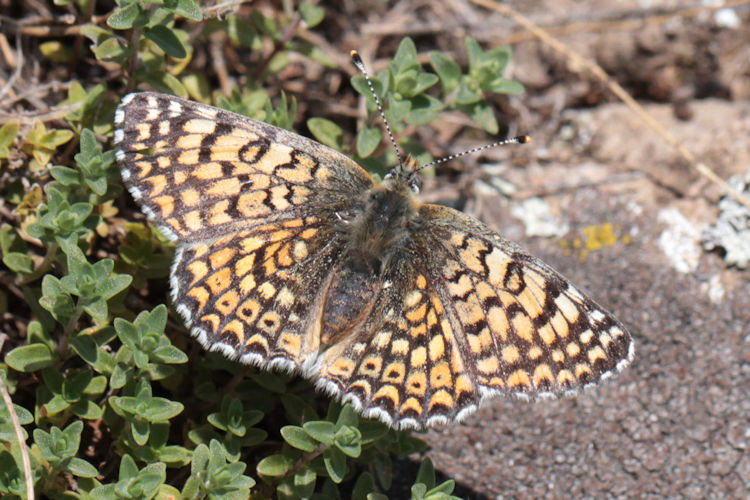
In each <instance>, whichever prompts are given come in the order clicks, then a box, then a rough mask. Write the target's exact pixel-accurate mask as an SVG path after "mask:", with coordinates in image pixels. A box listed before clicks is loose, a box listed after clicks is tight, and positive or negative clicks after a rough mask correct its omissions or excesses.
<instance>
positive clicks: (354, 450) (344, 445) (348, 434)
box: [334, 425, 362, 458]
mask: <svg viewBox="0 0 750 500" xmlns="http://www.w3.org/2000/svg"><path fill="white" fill-rule="evenodd" d="M334 439H335V441H334V444H335V445H336V447H337V448H338V449H340V450H341V451H342V452H344V453H345V454H346V455H348V456H350V457H352V458H357V457H359V455H360V453H362V434H361V433H360V432H359V429H357V428H356V427H352V426H348V425H347V426H344V427H342V428H340V429H339V430H338V431H336V436H335V438H334Z"/></svg>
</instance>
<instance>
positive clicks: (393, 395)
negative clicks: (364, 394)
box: [372, 385, 401, 408]
mask: <svg viewBox="0 0 750 500" xmlns="http://www.w3.org/2000/svg"><path fill="white" fill-rule="evenodd" d="M379 399H387V400H389V401H391V402H392V403H393V406H394V408H398V405H399V403H400V402H401V401H400V400H401V397H400V396H399V394H398V389H396V388H395V387H394V386H392V385H384V386H383V387H381V388H380V389H378V391H377V392H376V393H375V394H373V396H372V400H373V401H374V402H377V401H378V400H379Z"/></svg>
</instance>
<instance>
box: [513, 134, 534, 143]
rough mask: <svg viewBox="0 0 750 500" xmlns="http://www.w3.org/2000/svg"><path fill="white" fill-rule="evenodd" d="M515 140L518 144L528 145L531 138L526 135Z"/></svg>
mask: <svg viewBox="0 0 750 500" xmlns="http://www.w3.org/2000/svg"><path fill="white" fill-rule="evenodd" d="M516 140H517V141H518V143H519V144H528V143H530V142H531V137H529V136H528V135H519V136H518V137H516Z"/></svg>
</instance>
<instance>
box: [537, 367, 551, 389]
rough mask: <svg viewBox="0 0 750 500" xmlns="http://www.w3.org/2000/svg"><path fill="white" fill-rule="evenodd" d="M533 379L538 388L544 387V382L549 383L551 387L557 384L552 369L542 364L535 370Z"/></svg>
mask: <svg viewBox="0 0 750 500" xmlns="http://www.w3.org/2000/svg"><path fill="white" fill-rule="evenodd" d="M533 378H534V385H535V386H536V387H543V386H544V384H543V383H544V382H547V383H548V384H549V385H550V386H552V385H553V384H554V383H555V376H554V375H553V374H552V369H551V368H550V366H549V365H548V364H546V363H542V364H540V365H538V366H537V367H536V368H535V369H534V376H533Z"/></svg>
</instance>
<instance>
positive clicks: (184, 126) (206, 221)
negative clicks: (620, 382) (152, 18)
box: [114, 92, 633, 429]
mask: <svg viewBox="0 0 750 500" xmlns="http://www.w3.org/2000/svg"><path fill="white" fill-rule="evenodd" d="M115 125H116V130H115V141H114V142H115V147H116V158H117V160H118V161H119V165H120V166H121V171H122V177H123V180H124V182H125V184H126V185H127V187H128V189H129V191H130V193H131V194H132V196H133V197H134V198H135V200H136V201H137V202H138V203H139V205H140V206H141V208H142V210H143V211H144V213H145V214H146V215H147V217H148V218H149V220H150V221H152V222H153V223H154V224H155V225H156V226H158V227H159V228H161V230H162V231H163V232H164V233H165V234H166V235H167V236H168V237H169V238H170V239H171V240H172V241H174V242H175V244H176V247H177V250H176V255H175V260H174V264H173V266H172V270H171V277H170V283H171V291H172V300H173V303H174V306H175V308H176V310H177V311H178V312H179V313H180V315H181V316H182V317H183V318H184V320H185V324H186V325H187V326H188V327H189V328H190V331H191V332H192V334H193V335H194V336H195V337H197V339H198V341H199V342H200V343H201V344H202V345H203V346H204V347H206V348H207V349H210V350H216V351H220V352H222V353H223V354H224V355H226V356H227V357H230V358H232V359H238V360H239V361H240V362H242V363H246V364H250V365H255V366H258V367H261V368H264V369H281V370H285V371H288V372H293V373H299V374H302V375H303V376H305V377H307V378H309V379H310V380H312V381H313V382H314V383H315V384H316V386H317V387H318V388H320V389H322V390H323V391H325V392H326V393H329V394H331V395H333V396H336V397H338V398H339V399H340V400H341V401H342V402H343V403H350V404H351V405H352V406H353V407H354V408H355V409H356V410H357V411H359V412H360V413H361V414H362V415H363V416H365V417H373V418H378V419H380V420H382V421H383V422H385V423H387V424H388V425H390V426H392V427H394V428H414V429H423V428H425V427H432V426H438V425H443V424H446V423H449V422H452V421H460V420H462V419H463V418H465V417H466V416H467V415H469V414H470V413H472V412H473V411H475V410H476V409H477V408H478V406H479V405H480V403H481V402H482V401H484V400H485V399H486V398H489V397H491V396H495V395H501V394H506V395H515V396H517V397H521V398H525V399H529V398H531V397H550V396H558V395H561V394H572V393H575V392H577V391H578V390H579V389H580V388H583V387H587V386H589V385H592V384H595V383H596V382H598V381H600V380H603V379H605V378H607V377H609V376H610V375H612V374H614V373H616V372H617V371H619V370H621V369H623V368H624V367H625V366H626V365H628V363H629V362H630V360H631V359H632V358H633V341H632V339H631V337H630V335H629V334H628V333H627V331H626V329H625V328H624V327H623V325H622V324H621V323H620V322H619V321H617V319H615V318H614V317H613V316H612V315H611V314H609V313H608V312H606V311H605V310H604V309H602V308H601V307H600V306H599V305H598V304H596V303H595V302H594V301H593V300H591V299H589V298H588V297H586V296H585V295H584V294H583V293H581V292H580V291H579V290H578V289H577V288H576V287H575V286H574V285H573V284H572V283H570V282H569V281H568V280H566V279H565V278H564V277H562V276H561V275H560V274H559V273H557V272H556V271H554V270H553V269H552V268H550V267H549V266H547V265H546V264H544V263H542V262H541V261H539V260H538V259H536V258H534V257H533V256H531V255H529V254H528V253H526V252H525V251H523V250H521V248H519V247H518V246H517V245H516V244H514V243H512V242H510V241H508V240H506V239H504V238H503V237H501V236H500V235H499V234H497V233H496V232H495V231H493V230H491V229H489V228H488V227H487V226H485V225H484V224H483V223H481V222H479V221H478V220H476V219H474V218H472V217H470V216H468V215H466V214H464V213H461V212H459V211H456V210H453V209H451V208H448V207H444V206H439V205H433V204H423V203H420V202H419V200H418V198H417V190H418V189H417V186H418V181H419V167H418V166H417V164H416V162H414V161H412V160H407V161H404V162H400V163H399V165H397V166H395V167H394V168H393V169H392V170H391V171H390V172H389V173H388V174H387V175H386V176H385V177H384V178H383V180H382V182H380V183H376V182H375V181H374V180H373V178H372V177H371V176H370V174H368V173H367V172H366V171H365V170H363V169H362V168H361V167H360V166H359V165H358V164H357V163H355V162H354V161H353V160H352V159H350V158H348V157H346V156H344V155H343V154H341V153H339V152H337V151H334V150H333V149H330V148H328V147H326V146H324V145H322V144H319V143H317V142H315V141H313V140H310V139H307V138H305V137H302V136H300V135H297V134H294V133H292V132H289V131H286V130H283V129H280V128H277V127H275V126H272V125H269V124H267V123H263V122H260V121H256V120H253V119H250V118H247V117H245V116H242V115H239V114H235V113H232V112H229V111H225V110H222V109H218V108H215V107H212V106H208V105H204V104H199V103H196V102H191V101H188V100H184V99H180V98H177V97H173V96H170V95H165V94H160V93H154V92H143V93H133V94H129V95H127V96H125V97H124V98H123V99H122V102H121V104H120V105H119V107H118V109H117V111H116V114H115Z"/></svg>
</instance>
